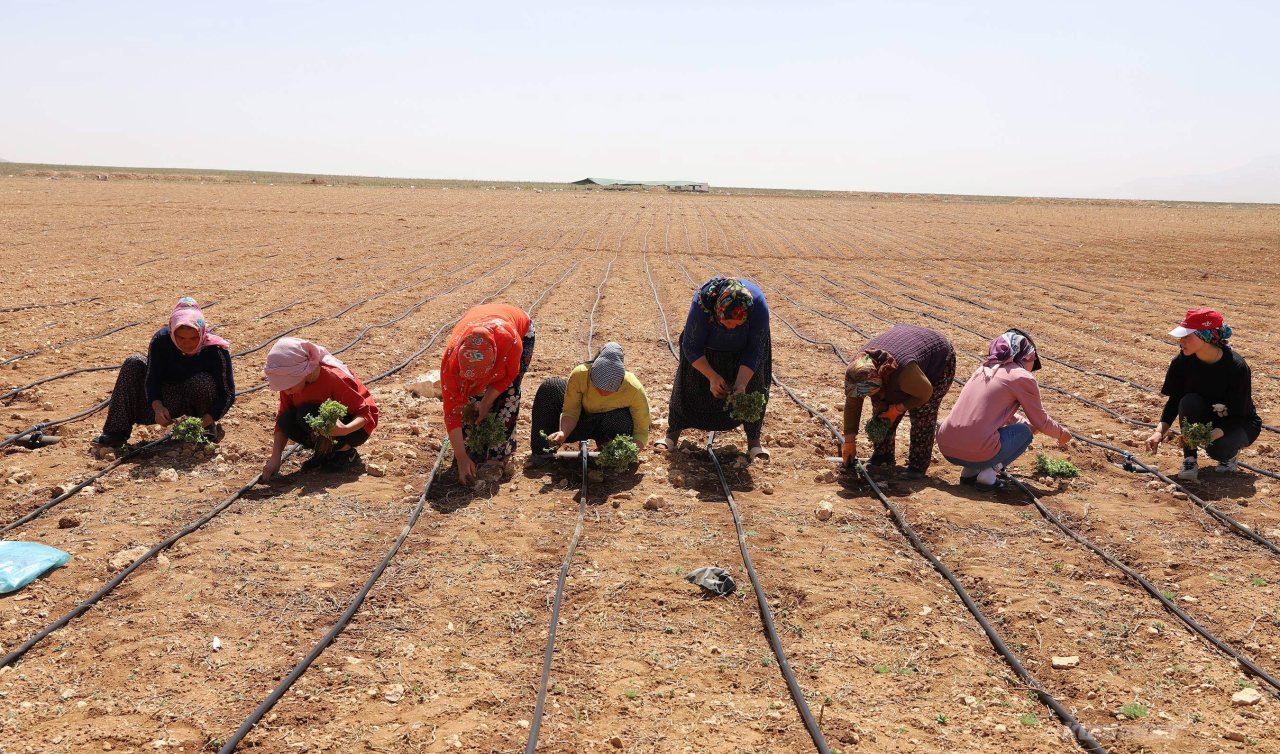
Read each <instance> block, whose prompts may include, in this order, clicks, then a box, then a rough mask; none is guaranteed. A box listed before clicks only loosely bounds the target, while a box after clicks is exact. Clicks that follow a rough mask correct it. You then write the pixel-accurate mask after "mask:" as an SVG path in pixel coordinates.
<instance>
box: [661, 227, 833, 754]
mask: <svg viewBox="0 0 1280 754" xmlns="http://www.w3.org/2000/svg"><path fill="white" fill-rule="evenodd" d="M648 241H649V237H648V235H647V234H646V235H645V243H644V249H643V251H642V252H641V254H642V256H643V257H644V271H645V275H646V276H647V277H648V278H649V288H650V290H652V291H653V300H654V303H655V304H657V305H658V314H659V315H660V316H661V318H662V329H663V332H664V333H666V343H667V350H669V351H671V356H672V357H673V358H675V359H676V360H677V361H678V360H679V358H680V357H679V355H678V354H677V353H676V349H675V346H674V344H672V342H671V328H670V325H669V324H668V323H667V315H666V312H665V311H664V310H663V308H662V300H661V298H660V297H659V296H658V287H657V285H656V284H655V283H654V282H653V273H652V272H651V271H650V269H649V255H648V253H647V252H648V245H649V244H648ZM714 443H715V432H711V433H709V434H708V435H707V455H709V456H710V457H711V462H712V464H713V465H714V466H715V469H716V475H717V476H719V478H720V485H721V487H722V488H723V490H724V493H725V498H726V500H727V501H728V504H729V505H728V507H729V513H730V515H731V516H732V517H733V527H734V529H735V530H736V531H737V534H738V551H739V553H740V554H741V555H742V562H743V565H744V566H745V568H746V571H747V577H748V578H749V579H750V580H751V587H752V589H753V590H754V591H755V595H756V606H757V607H758V608H759V611H760V622H761V624H763V626H764V631H765V635H766V637H767V638H768V641H769V648H770V649H771V650H772V651H773V655H774V657H775V658H776V659H777V661H778V670H779V671H780V672H781V673H782V677H783V679H784V680H785V681H786V684H787V691H788V693H789V694H790V695H791V701H792V703H793V704H794V705H795V707H796V711H797V712H799V713H800V718H801V720H802V721H803V722H804V727H805V730H806V731H808V733H809V737H810V738H811V739H812V740H813V744H814V746H816V747H817V749H818V751H819V752H820V754H830V751H831V750H830V748H828V747H827V741H826V739H825V738H824V737H823V735H822V730H821V729H820V728H819V727H818V723H817V721H816V720H814V718H813V713H812V712H811V711H810V710H809V703H808V702H807V701H805V698H804V691H803V689H801V688H800V684H799V683H798V682H797V681H796V677H795V673H794V672H793V671H792V669H791V663H789V662H788V661H787V654H786V652H785V651H784V650H783V647H782V640H781V639H779V638H778V630H777V628H776V627H775V626H774V623H773V613H772V612H771V611H770V610H769V598H768V595H766V594H765V592H764V587H763V586H761V584H760V577H759V576H758V575H757V574H756V570H755V567H754V566H753V565H752V564H751V556H750V555H749V554H748V553H747V539H746V533H745V531H744V530H743V528H742V519H741V516H740V514H739V512H738V506H737V504H736V503H735V502H734V499H733V491H732V490H731V489H730V488H729V482H728V480H726V479H725V476H724V469H723V468H722V467H721V466H720V459H719V458H717V457H716V453H715V448H714ZM672 450H674V448H672Z"/></svg>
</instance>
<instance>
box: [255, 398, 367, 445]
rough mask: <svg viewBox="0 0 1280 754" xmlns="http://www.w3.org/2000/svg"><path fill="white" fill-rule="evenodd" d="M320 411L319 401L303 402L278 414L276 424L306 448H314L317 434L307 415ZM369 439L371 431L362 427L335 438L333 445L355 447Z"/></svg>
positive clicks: (290, 437)
mask: <svg viewBox="0 0 1280 754" xmlns="http://www.w3.org/2000/svg"><path fill="white" fill-rule="evenodd" d="M318 413H320V404H319V403H303V404H302V405H300V406H296V407H294V408H291V409H289V410H287V411H285V412H284V413H283V414H280V415H279V416H277V417H276V426H277V427H279V428H280V430H281V431H282V432H284V433H285V434H286V435H288V436H289V439H290V440H293V441H294V442H296V443H298V444H299V445H301V446H302V447H304V448H312V449H314V448H315V447H316V435H315V433H314V432H312V431H311V427H308V426H307V415H308V414H318ZM368 439H369V431H368V430H366V429H363V428H362V429H357V430H356V431H355V432H352V433H351V434H349V435H343V436H342V437H335V438H333V446H334V447H335V448H337V447H341V446H343V445H349V446H351V447H353V448H354V447H356V446H358V445H364V443H365V440H368Z"/></svg>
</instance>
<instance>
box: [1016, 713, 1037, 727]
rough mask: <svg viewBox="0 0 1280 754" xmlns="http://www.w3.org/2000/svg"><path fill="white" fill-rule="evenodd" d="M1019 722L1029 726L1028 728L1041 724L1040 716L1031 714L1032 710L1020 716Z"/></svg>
mask: <svg viewBox="0 0 1280 754" xmlns="http://www.w3.org/2000/svg"><path fill="white" fill-rule="evenodd" d="M1018 722H1020V723H1022V724H1023V725H1025V726H1027V727H1028V728H1034V727H1036V726H1037V725H1039V724H1040V718H1038V717H1036V716H1035V715H1033V714H1031V713H1030V712H1028V713H1026V714H1024V715H1022V716H1021V717H1019V718H1018Z"/></svg>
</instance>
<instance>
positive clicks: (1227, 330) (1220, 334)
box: [1196, 322, 1232, 348]
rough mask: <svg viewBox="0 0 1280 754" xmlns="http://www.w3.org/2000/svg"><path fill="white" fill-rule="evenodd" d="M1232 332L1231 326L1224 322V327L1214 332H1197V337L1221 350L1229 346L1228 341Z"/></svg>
mask: <svg viewBox="0 0 1280 754" xmlns="http://www.w3.org/2000/svg"><path fill="white" fill-rule="evenodd" d="M1231 332H1232V331H1231V325H1228V324H1227V323H1226V322H1223V323H1222V327H1218V328H1215V329H1212V330H1196V337H1197V338H1199V339H1200V340H1203V341H1204V342H1206V343H1208V344H1209V345H1213V346H1218V347H1219V348H1221V347H1223V346H1225V345H1228V343H1227V340H1228V339H1229V338H1230V337H1231Z"/></svg>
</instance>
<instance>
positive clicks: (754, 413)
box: [724, 392, 767, 424]
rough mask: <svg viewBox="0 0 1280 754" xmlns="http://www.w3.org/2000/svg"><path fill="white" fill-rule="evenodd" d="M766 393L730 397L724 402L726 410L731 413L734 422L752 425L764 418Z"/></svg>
mask: <svg viewBox="0 0 1280 754" xmlns="http://www.w3.org/2000/svg"><path fill="white" fill-rule="evenodd" d="M766 402H767V401H766V399H765V397H764V393H759V392H756V393H743V394H742V395H730V396H729V397H728V398H726V399H725V401H724V410H725V411H728V412H729V416H730V418H732V419H733V420H734V421H740V422H744V423H746V424H752V423H754V422H758V421H760V420H761V419H763V418H764V404H765V403H766Z"/></svg>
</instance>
